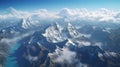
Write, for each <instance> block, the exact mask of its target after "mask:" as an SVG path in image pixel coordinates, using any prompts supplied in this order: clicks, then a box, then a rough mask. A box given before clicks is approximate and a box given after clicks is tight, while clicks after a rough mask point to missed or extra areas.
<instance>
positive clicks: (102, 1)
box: [0, 0, 120, 11]
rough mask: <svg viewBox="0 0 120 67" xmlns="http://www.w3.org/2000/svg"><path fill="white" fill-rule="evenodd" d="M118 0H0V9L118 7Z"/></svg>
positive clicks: (119, 0)
mask: <svg viewBox="0 0 120 67" xmlns="http://www.w3.org/2000/svg"><path fill="white" fill-rule="evenodd" d="M119 6H120V0H0V11H2V10H6V9H8V8H9V7H13V8H16V9H20V10H35V9H48V10H58V9H61V8H72V9H74V8H87V9H99V8H107V9H114V10H117V9H120V7H119Z"/></svg>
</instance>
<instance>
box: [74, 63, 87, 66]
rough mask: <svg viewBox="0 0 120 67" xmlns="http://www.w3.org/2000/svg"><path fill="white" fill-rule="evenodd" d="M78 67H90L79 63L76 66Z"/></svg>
mask: <svg viewBox="0 0 120 67" xmlns="http://www.w3.org/2000/svg"><path fill="white" fill-rule="evenodd" d="M76 67H88V65H87V64H83V63H81V62H79V63H78V64H77V65H76Z"/></svg>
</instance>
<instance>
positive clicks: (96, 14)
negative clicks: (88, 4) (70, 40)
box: [0, 7, 120, 26]
mask: <svg viewBox="0 0 120 67" xmlns="http://www.w3.org/2000/svg"><path fill="white" fill-rule="evenodd" d="M10 18H11V20H9V22H13V20H16V19H17V20H18V18H19V19H25V23H24V22H23V25H25V24H27V22H30V23H29V24H31V25H34V26H36V25H39V24H40V23H43V22H44V23H45V22H59V21H61V20H63V21H64V22H76V21H78V22H79V21H87V22H120V11H113V10H108V9H105V8H101V9H99V10H94V11H91V10H88V9H86V8H82V9H68V8H63V9H62V10H60V11H57V12H54V11H53V12H51V11H48V10H46V9H39V10H33V11H31V12H30V11H20V10H16V9H14V8H12V7H10V8H9V13H8V14H1V15H0V19H1V20H0V23H1V22H3V21H6V20H8V19H10ZM6 22H7V21H6ZM14 22H17V21H14ZM26 26H28V25H26Z"/></svg>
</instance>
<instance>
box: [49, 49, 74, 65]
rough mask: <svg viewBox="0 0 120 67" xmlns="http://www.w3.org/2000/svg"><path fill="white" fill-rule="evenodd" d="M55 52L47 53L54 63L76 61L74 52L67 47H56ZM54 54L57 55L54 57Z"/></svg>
mask: <svg viewBox="0 0 120 67" xmlns="http://www.w3.org/2000/svg"><path fill="white" fill-rule="evenodd" d="M55 51H56V52H54V53H49V56H50V57H51V58H53V59H54V60H53V62H56V63H74V62H75V61H76V59H75V57H76V53H75V52H73V51H70V50H69V49H68V48H62V49H61V50H60V49H56V50H55ZM54 56H57V57H56V58H54Z"/></svg>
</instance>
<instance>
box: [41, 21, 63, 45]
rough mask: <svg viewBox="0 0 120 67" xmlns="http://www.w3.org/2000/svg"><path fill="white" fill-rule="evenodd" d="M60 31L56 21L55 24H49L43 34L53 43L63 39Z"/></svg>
mask: <svg viewBox="0 0 120 67" xmlns="http://www.w3.org/2000/svg"><path fill="white" fill-rule="evenodd" d="M61 31H62V28H61V27H60V25H59V24H58V23H56V24H55V25H51V26H49V27H48V28H47V29H46V30H45V33H44V34H43V36H44V37H46V38H47V40H48V42H53V43H57V42H61V41H63V40H64V38H63V37H62V33H61Z"/></svg>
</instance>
